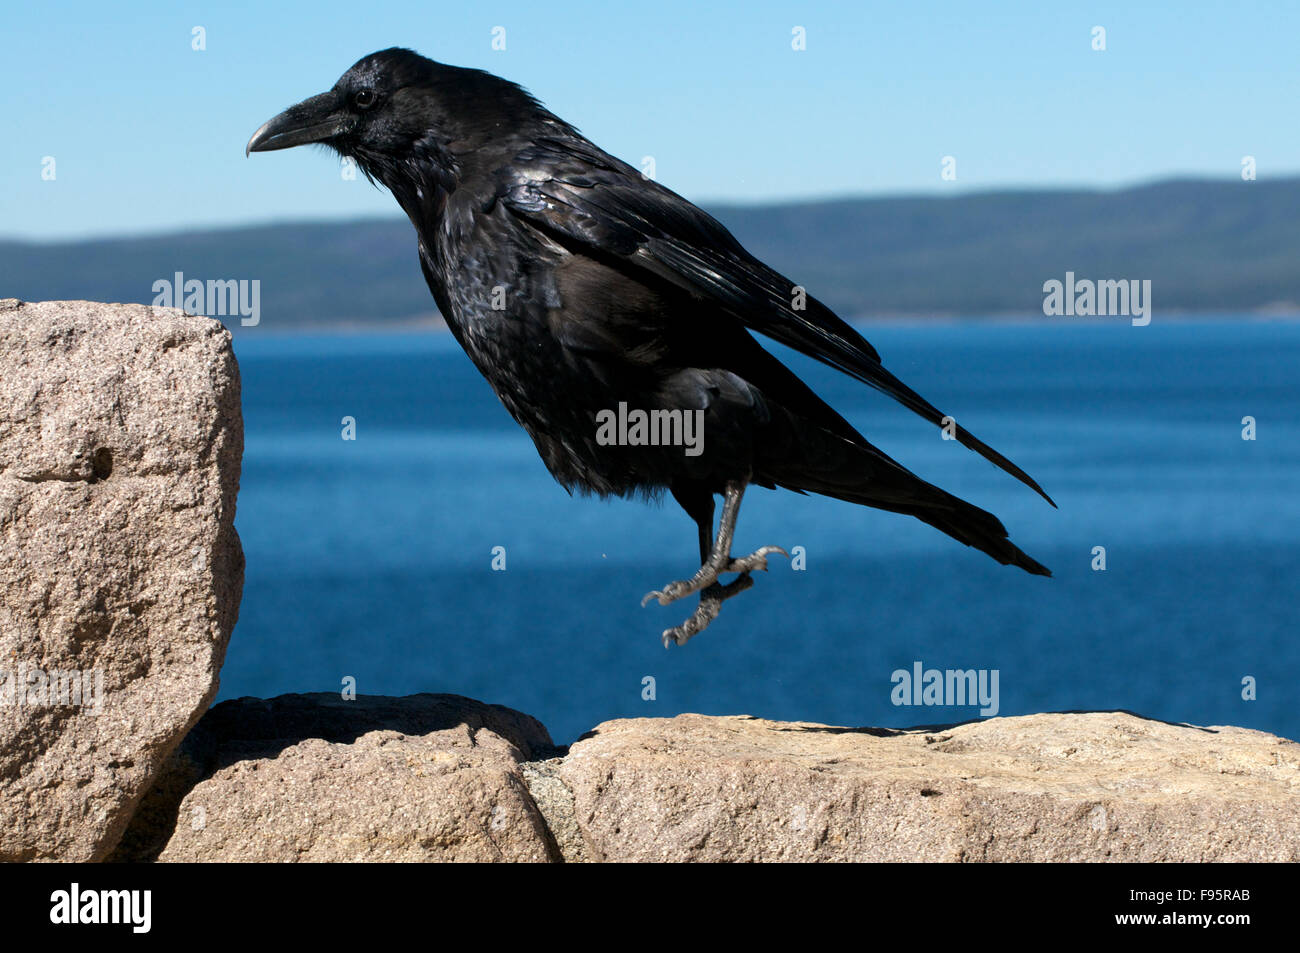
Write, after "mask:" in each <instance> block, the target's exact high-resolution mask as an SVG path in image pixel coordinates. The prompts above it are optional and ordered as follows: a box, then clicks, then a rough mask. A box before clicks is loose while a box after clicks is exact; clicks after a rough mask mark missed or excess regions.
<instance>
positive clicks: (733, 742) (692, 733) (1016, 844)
mask: <svg viewBox="0 0 1300 953" xmlns="http://www.w3.org/2000/svg"><path fill="white" fill-rule="evenodd" d="M558 772H559V776H560V777H561V778H562V779H563V781H564V783H565V784H566V785H567V787H568V789H569V790H570V791H571V792H572V795H573V806H574V816H575V818H576V821H577V824H578V827H579V828H580V829H581V835H582V840H583V850H584V852H585V854H586V855H587V856H588V857H590V858H591V859H593V860H603V861H684V860H702V861H815V860H842V861H1099V860H1116V861H1185V862H1204V861H1292V862H1294V861H1297V860H1300V745H1297V744H1295V743H1294V742H1291V741H1287V740H1285V739H1282V738H1278V737H1275V736H1273V735H1269V734H1265V733H1263V732H1258V731H1250V730H1247V729H1243V728H1196V727H1191V726H1188V725H1173V724H1167V723H1164V722H1159V721H1151V720H1147V719H1143V718H1139V717H1136V716H1134V715H1130V714H1126V713H1118V712H1093V713H1081V714H1045V715H1029V716H1025V717H1018V718H996V719H992V720H989V721H982V722H973V723H969V724H964V725H960V726H956V727H951V728H944V729H932V730H910V731H889V730H882V729H853V728H834V727H828V726H826V725H816V724H806V723H802V722H794V723H781V722H773V721H764V720H762V719H758V718H751V717H747V716H739V717H723V718H710V717H704V716H701V715H680V716H678V717H676V718H672V719H650V718H639V719H629V720H620V721H610V722H606V723H604V724H602V725H600V726H599V727H598V728H596V730H595V731H594V732H592V733H591V734H590V735H588V736H585V737H584V738H583V739H581V740H579V741H578V742H577V743H576V744H575V745H574V746H573V747H572V749H571V750H570V752H569V754H568V756H567V757H566V758H564V759H563V761H562V762H561V763H560V766H559V769H558ZM561 846H562V847H565V848H566V849H565V853H566V856H567V855H568V854H569V852H570V850H571V848H570V847H566V842H565V841H563V840H562V841H561Z"/></svg>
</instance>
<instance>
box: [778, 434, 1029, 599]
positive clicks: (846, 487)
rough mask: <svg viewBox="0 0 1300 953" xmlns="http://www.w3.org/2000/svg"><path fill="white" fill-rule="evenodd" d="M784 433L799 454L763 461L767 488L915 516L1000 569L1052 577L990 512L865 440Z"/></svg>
mask: <svg viewBox="0 0 1300 953" xmlns="http://www.w3.org/2000/svg"><path fill="white" fill-rule="evenodd" d="M787 433H788V434H789V435H790V438H791V444H792V447H791V449H793V448H795V447H797V449H798V451H799V452H798V453H795V454H792V455H784V454H782V455H779V456H778V457H777V459H776V460H772V459H769V460H768V461H766V462H767V466H765V467H763V468H762V469H763V470H764V471H765V472H764V473H762V474H761V478H760V479H761V481H762V482H764V483H765V484H770V483H775V484H776V485H778V486H782V487H785V488H786V489H790V490H795V491H798V492H806V493H817V494H819V495H821V496H829V497H832V498H834V499H837V500H844V501H845V502H848V503H858V504H860V505H862V506H871V507H874V508H876V509H881V510H888V511H890V512H892V513H903V514H905V515H907V516H914V517H916V518H917V519H919V520H920V521H921V522H923V523H927V524H929V525H930V526H933V527H934V528H935V529H937V530H939V531H940V532H942V533H946V534H947V535H949V536H951V537H952V538H953V539H955V540H957V541H958V542H961V543H965V544H966V545H967V546H972V547H974V548H975V549H978V550H979V551H980V552H982V553H985V554H986V555H988V556H990V557H991V558H993V559H995V560H997V561H998V562H999V563H1001V564H1002V565H1004V566H1018V567H1020V568H1021V569H1023V570H1024V571H1025V572H1027V573H1031V574H1033V575H1035V576H1050V575H1051V574H1052V572H1051V570H1050V569H1048V568H1047V567H1046V566H1044V565H1043V564H1042V563H1040V562H1038V560H1036V559H1034V558H1033V557H1031V556H1029V555H1028V554H1027V553H1025V552H1024V551H1023V550H1022V549H1021V548H1020V547H1019V546H1017V545H1016V544H1015V543H1013V542H1011V540H1010V539H1008V538H1007V530H1006V527H1004V526H1003V525H1002V522H1001V521H1000V520H999V519H998V518H997V517H996V516H994V515H993V514H992V513H989V512H988V511H986V510H982V509H980V508H979V507H978V506H973V505H971V504H970V503H967V502H966V501H965V500H963V499H960V498H958V497H956V496H953V495H952V494H951V493H948V492H946V491H944V490H941V489H939V488H938V487H937V486H934V485H933V484H931V483H927V482H925V481H924V480H922V479H921V478H920V477H918V476H917V475H916V474H914V473H912V472H911V471H910V470H908V469H907V468H906V467H904V466H902V465H901V464H899V463H898V462H897V461H895V460H893V459H892V458H890V457H889V456H888V455H887V454H885V453H884V452H883V451H881V450H879V449H878V448H876V447H873V446H872V445H871V444H869V443H867V441H866V440H862V441H861V443H860V444H859V443H851V442H849V441H847V440H845V439H843V438H842V437H840V436H838V435H836V434H832V433H830V432H828V431H826V430H824V429H822V428H820V427H817V426H815V425H812V426H807V425H805V426H804V427H802V428H794V429H791V430H789V431H787ZM859 439H861V438H859ZM777 461H779V462H777Z"/></svg>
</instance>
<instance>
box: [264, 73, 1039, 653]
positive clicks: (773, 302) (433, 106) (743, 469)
mask: <svg viewBox="0 0 1300 953" xmlns="http://www.w3.org/2000/svg"><path fill="white" fill-rule="evenodd" d="M304 143H320V144H323V145H325V146H328V147H330V148H332V149H334V150H335V151H337V152H338V153H340V154H341V155H343V156H347V157H350V158H352V159H353V160H355V161H356V164H357V166H358V167H359V168H360V169H361V170H362V172H363V173H364V174H365V175H366V177H367V178H368V179H370V181H371V182H372V183H374V182H378V183H382V184H383V185H384V186H386V187H387V188H388V189H389V191H391V192H392V193H393V196H394V198H396V199H397V201H398V203H399V204H400V205H401V206H402V209H403V210H404V211H405V212H406V214H407V215H408V216H409V217H410V219H411V222H412V224H413V225H414V226H415V230H416V233H417V234H418V236H419V252H420V265H421V267H422V268H423V269H424V277H425V280H426V281H427V282H428V284H429V290H430V291H432V292H433V298H434V300H435V301H436V302H437V305H438V309H439V311H441V312H442V315H443V317H444V318H445V319H446V321H447V325H448V327H450V329H451V332H452V333H453V334H454V335H455V336H456V339H457V340H458V341H459V342H460V344H461V346H462V347H463V348H464V349H465V352H466V353H467V354H468V355H469V357H470V359H471V360H472V361H473V362H474V364H475V365H476V366H477V367H478V369H479V371H480V372H481V373H482V374H483V376H484V377H486V378H487V380H488V382H489V383H490V384H491V385H492V388H493V390H495V391H496V394H497V396H498V397H500V398H501V402H502V403H503V404H505V406H506V409H507V410H508V411H509V412H510V414H511V415H512V416H513V417H514V418H515V420H517V421H518V422H519V423H520V425H522V426H523V428H524V429H525V430H526V431H528V435H529V436H530V437H532V438H533V443H534V444H535V445H536V446H537V451H538V453H539V454H541V457H542V460H543V461H544V462H545V463H546V467H547V469H549V470H550V471H551V473H552V475H554V477H555V479H556V480H558V481H559V482H560V483H561V484H562V485H563V486H564V487H565V488H566V489H568V490H569V491H570V492H572V491H573V490H574V489H577V490H579V491H580V492H584V493H596V494H599V495H600V496H602V497H607V496H611V495H616V496H635V495H641V496H655V495H657V494H658V493H660V492H662V491H663V490H664V489H667V490H668V491H669V492H670V493H671V494H672V496H673V498H674V499H675V500H677V502H678V503H679V504H681V506H682V508H683V509H684V510H685V511H686V513H687V514H688V515H689V516H690V517H691V519H693V520H694V521H695V523H696V525H697V526H698V528H699V546H700V562H701V566H700V569H699V571H698V572H696V573H695V575H694V576H692V577H691V578H690V579H688V580H684V581H679V582H671V583H669V584H668V585H666V586H665V587H664V588H663V589H662V590H657V591H655V592H651V593H650V594H649V595H647V596H646V598H645V600H643V603H644V602H645V601H649V600H650V599H652V598H657V599H658V600H659V602H660V603H661V604H663V605H667V604H668V603H670V602H672V601H674V600H677V599H680V598H682V597H684V596H688V595H690V594H692V593H697V592H698V593H700V604H699V606H698V608H697V609H696V610H695V612H694V614H693V615H691V616H690V617H689V618H688V619H687V620H686V621H685V622H684V623H682V624H681V625H678V626H675V627H673V628H671V629H668V630H666V631H665V632H664V635H663V638H664V645H665V646H667V645H668V644H670V643H671V642H676V643H677V644H679V645H681V644H683V643H685V642H686V641H687V640H688V639H689V638H690V637H691V636H693V635H695V634H696V633H698V632H700V631H701V630H702V629H704V627H705V626H707V625H708V624H709V623H710V622H711V621H712V620H713V619H714V618H715V617H716V616H717V614H718V610H719V608H720V607H721V605H722V603H723V601H725V600H726V599H728V598H730V597H731V596H734V595H736V594H737V593H739V592H741V591H743V590H745V589H747V588H749V586H751V585H752V584H753V580H752V579H751V578H750V573H751V572H752V571H754V570H757V569H766V568H767V561H766V560H767V557H768V556H769V555H771V554H773V553H781V554H782V555H788V554H787V553H785V551H784V550H782V549H780V548H779V547H777V546H765V547H763V548H762V549H759V550H758V551H757V552H755V553H752V554H750V555H748V556H744V557H742V558H734V557H732V555H731V543H732V537H733V534H734V531H735V525H736V515H737V513H738V511H739V509H740V501H741V497H742V495H743V494H744V492H745V488H746V486H748V485H749V484H757V485H758V486H762V487H767V488H769V489H772V488H775V487H778V486H779V487H785V488H786V489H789V490H794V491H795V492H797V493H805V492H807V493H820V494H822V495H824V496H830V497H835V498H836V499H840V500H847V501H848V502H850V503H861V504H864V505H866V506H874V507H876V508H878V509H883V510H890V511H893V512H895V513H906V514H908V515H911V516H915V517H916V518H917V519H919V520H922V521H924V522H926V523H929V524H930V525H931V526H933V527H935V528H936V529H939V530H942V531H943V532H945V533H947V534H948V535H949V536H951V537H953V538H954V539H957V540H959V541H961V542H963V543H965V544H966V545H968V546H973V547H975V548H976V549H978V550H980V551H981V552H984V553H987V554H988V555H989V556H991V557H993V558H994V559H996V560H997V561H998V562H999V563H1002V564H1004V565H1007V564H1010V565H1013V566H1019V567H1020V568H1021V569H1024V570H1025V571H1026V572H1030V573H1035V574H1037V575H1043V576H1047V575H1051V573H1050V571H1049V570H1048V569H1047V568H1046V567H1045V566H1043V565H1041V564H1040V563H1038V562H1036V561H1035V560H1033V559H1031V558H1030V557H1029V556H1027V555H1026V554H1025V553H1023V552H1021V550H1020V549H1019V548H1018V547H1017V546H1015V545H1014V544H1013V543H1012V542H1011V541H1010V540H1008V539H1007V532H1006V530H1005V529H1004V528H1003V526H1002V524H1001V523H1000V522H999V521H998V519H997V517H995V516H993V515H992V514H991V513H987V512H985V511H984V510H981V509H979V508H977V507H975V506H972V505H970V504H969V503H966V502H965V501H963V500H960V499H958V498H957V497H955V496H952V495H950V494H948V493H945V492H944V491H943V490H941V489H939V488H938V487H935V486H932V485H931V484H929V483H926V482H925V481H924V480H921V479H920V478H918V477H917V476H915V475H914V474H912V473H910V472H909V471H908V470H906V469H904V468H903V467H902V466H901V465H900V464H898V463H896V462H895V461H894V460H892V459H891V458H890V457H888V456H887V455H885V454H884V453H882V452H881V451H880V450H878V449H877V448H875V447H873V446H872V445H871V444H870V443H868V442H867V440H866V439H865V438H864V437H863V436H862V435H861V434H859V433H858V432H857V431H856V430H854V429H853V427H851V426H850V425H849V424H848V422H847V421H845V420H844V418H843V417H841V416H840V415H839V414H838V413H836V412H835V411H834V410H832V409H831V408H830V407H829V406H828V405H827V404H825V403H824V402H823V401H822V400H821V399H820V398H819V397H817V395H816V394H814V393H813V392H812V391H811V390H810V389H809V388H808V387H807V385H805V384H804V383H803V382H802V381H801V380H799V378H798V377H796V376H795V375H794V374H793V373H792V372H791V371H789V370H788V369H787V368H786V367H785V366H784V365H782V364H781V363H780V362H779V361H778V360H777V359H776V358H775V357H773V356H772V355H771V354H769V353H768V352H767V351H765V350H764V349H763V348H762V347H761V346H760V345H759V344H758V342H757V341H756V340H755V339H754V338H753V337H752V336H751V334H750V332H751V331H755V332H758V333H759V334H762V335H765V336H767V337H769V338H773V339H775V340H777V341H780V342H781V343H782V344H786V345H789V346H790V347H792V348H794V349H795V350H798V351H801V352H802V353H804V354H807V355H810V356H812V357H815V358H817V359H818V360H820V361H822V362H824V363H826V364H829V365H830V366H831V367H835V368H838V369H839V370H841V371H843V372H844V373H846V374H850V375H852V376H853V377H855V378H857V379H858V380H860V381H862V382H863V383H865V384H869V385H870V386H872V387H874V388H877V389H878V390H880V391H883V392H884V393H886V394H888V395H889V396H891V397H893V398H894V399H895V400H898V401H899V402H900V403H902V404H903V405H904V406H906V407H908V408H910V409H911V410H913V411H915V412H916V413H917V414H920V415H921V416H922V417H924V418H925V419H927V420H929V421H930V422H931V423H933V424H936V425H940V426H945V427H946V428H947V432H948V433H949V435H950V436H952V437H955V438H956V439H957V440H958V441H960V442H961V443H962V444H964V445H965V446H967V447H969V448H970V449H972V450H975V451H976V452H978V453H980V454H981V455H982V456H984V457H986V458H987V459H988V460H990V461H992V462H993V463H995V464H997V466H999V467H1001V468H1002V469H1003V470H1005V471H1007V472H1008V473H1010V474H1012V475H1013V476H1015V477H1016V478H1018V479H1019V480H1021V481H1022V482H1024V483H1025V484H1027V485H1028V486H1030V487H1032V488H1033V489H1034V490H1036V491H1037V492H1038V493H1039V494H1040V495H1041V496H1042V497H1043V498H1044V499H1046V500H1047V501H1048V502H1049V503H1051V502H1052V501H1051V499H1050V497H1048V496H1047V494H1046V493H1044V492H1043V490H1042V489H1041V488H1040V487H1039V486H1038V484H1037V483H1035V482H1034V481H1033V480H1032V479H1031V478H1030V477H1029V476H1028V475H1027V474H1026V473H1025V472H1024V471H1022V470H1021V469H1020V468H1019V467H1017V466H1016V465H1015V464H1014V463H1012V462H1011V461H1010V460H1008V459H1006V458H1005V457H1003V456H1002V455H1001V454H1000V453H998V452H997V451H995V450H993V449H992V448H991V447H988V446H986V445H985V444H984V443H982V442H981V441H979V440H977V439H976V438H975V437H974V436H972V435H971V434H969V433H967V432H966V431H965V430H963V429H961V428H960V427H957V426H956V424H955V422H953V421H952V420H951V418H945V416H944V415H943V414H942V413H941V412H940V411H939V410H938V409H937V408H935V407H934V406H933V405H932V404H930V403H929V402H928V401H926V400H925V399H924V398H923V397H921V396H920V395H919V394H917V393H916V392H915V391H913V390H912V389H911V388H910V387H908V386H907V385H906V384H904V383H903V382H902V381H900V380H899V379H898V378H897V377H895V376H894V375H893V374H891V373H890V372H889V371H887V370H885V368H884V367H883V366H882V364H881V361H880V355H879V354H877V353H876V350H875V348H873V347H872V346H871V345H870V344H869V343H867V341H866V340H865V339H864V338H863V337H862V336H861V335H860V334H858V332H857V331H855V330H854V329H853V328H852V327H850V326H849V325H848V324H847V323H845V322H844V321H842V320H841V319H840V318H839V317H837V316H836V315H835V314H834V313H833V312H832V311H831V310H830V309H829V308H827V307H826V306H825V305H823V304H821V303H820V302H818V301H817V300H816V299H815V298H813V297H811V296H809V295H806V294H805V293H804V291H803V289H802V288H799V287H797V286H796V285H795V283H794V282H792V281H790V280H788V279H787V278H785V277H783V276H782V275H780V274H779V273H777V272H776V271H774V270H772V269H771V268H769V267H768V266H767V265H764V264H763V263H762V262H761V261H758V260H757V259H756V258H754V257H753V256H752V255H750V254H749V253H748V252H747V251H745V249H744V248H743V247H741V245H740V243H739V242H737V241H736V239H735V238H733V237H732V236H731V233H730V232H728V231H727V230H726V229H725V228H723V227H722V225H720V224H719V223H718V222H717V221H716V220H715V219H713V218H712V217H711V216H709V215H708V214H706V213H705V212H703V211H701V210H700V209H698V208H696V207H695V206H694V205H692V204H691V203H690V202H688V201H686V200H685V199H683V198H682V197H681V196H679V195H677V194H676V193H674V192H672V191H670V190H668V189H666V188H664V187H663V186H662V185H659V184H658V183H657V182H654V181H652V180H650V179H648V178H646V177H645V176H644V175H642V174H641V172H640V171H638V170H637V169H634V168H632V167H631V166H629V165H628V164H627V163H625V162H621V161H619V160H618V159H616V158H614V157H613V156H611V155H609V154H608V153H606V152H604V151H603V150H601V149H600V148H598V147H597V146H595V145H594V144H592V143H591V142H590V141H588V140H587V139H586V138H584V137H583V136H582V135H581V134H580V133H579V132H578V131H577V130H576V129H575V128H574V127H573V126H571V125H569V124H568V123H567V122H565V121H564V120H562V119H560V118H558V117H557V116H555V115H553V114H551V113H550V112H548V111H547V110H546V109H544V108H543V107H542V106H541V105H540V104H539V103H538V102H537V100H535V99H534V98H533V97H532V96H531V95H529V94H528V93H527V92H526V91H524V90H523V89H522V88H520V87H519V86H517V85H515V84H514V83H511V82H508V81H507V80H504V79H501V78H499V77H497V76H493V75H492V74H491V73H486V72H483V71H481V70H474V69H463V68H460V67H455V66H445V65H443V64H441V63H435V62H433V61H432V60H428V59H425V58H424V57H422V56H420V55H418V54H416V53H413V52H411V51H410V50H404V49H389V50H383V51H381V52H378V53H372V54H371V55H369V56H367V57H365V58H364V59H362V60H360V61H359V62H358V63H357V64H356V65H355V66H353V67H352V68H351V69H349V70H348V71H347V72H346V73H344V74H343V76H342V77H341V78H340V79H339V81H338V82H337V83H335V84H334V88H333V89H331V90H329V92H326V93H321V94H320V95H318V96H313V97H312V98H310V99H308V100H305V101H304V102H301V103H299V104H298V105H296V106H292V107H290V108H289V109H287V110H285V111H284V112H283V113H281V114H280V115H278V116H276V117H275V118H274V119H272V120H271V121H270V122H268V123H266V124H265V125H264V126H262V127H261V128H260V129H258V130H257V131H256V132H255V133H253V137H252V138H251V139H250V140H249V141H248V147H247V149H246V154H247V153H248V152H267V151H270V150H273V149H285V148H288V147H290V146H297V145H302V144H304ZM616 409H617V410H622V411H625V414H624V416H625V417H626V418H628V419H632V417H633V415H634V412H638V411H639V412H643V413H645V414H647V415H654V416H651V417H650V419H651V420H652V421H657V426H658V427H659V430H658V431H656V435H657V436H664V437H666V438H667V441H666V442H665V441H663V440H660V441H657V442H656V443H645V442H639V443H638V442H636V441H638V440H648V439H651V437H650V436H649V435H648V434H646V433H639V432H637V431H635V429H634V428H633V429H629V430H628V432H627V433H626V434H622V435H621V436H622V438H623V439H621V440H616V441H614V442H611V440H610V431H612V430H614V429H615V428H612V427H606V428H605V431H604V433H603V436H602V427H601V423H602V421H604V422H606V423H608V421H609V417H610V415H611V414H612V413H613V412H615V411H616ZM602 412H603V413H602ZM655 412H658V413H657V415H655ZM693 421H702V423H703V441H702V445H701V446H700V447H697V448H695V449H696V450H698V451H699V452H696V453H693V452H691V450H692V448H690V447H683V446H682V445H681V443H682V442H683V440H685V429H684V428H685V426H686V425H688V424H690V423H691V422H693ZM673 428H678V429H673ZM652 429H653V428H652ZM674 440H675V441H676V445H673V442H674ZM715 494H720V495H721V496H722V498H723V504H722V517H721V520H720V522H719V526H718V530H717V534H716V535H715V534H714V531H713V513H714V499H713V498H714V496H715ZM1052 505H1053V506H1055V504H1054V503H1053V504H1052ZM723 573H738V574H739V576H738V577H737V578H736V579H735V580H734V581H732V582H730V583H729V584H727V585H723V584H721V583H720V582H719V580H718V577H719V575H721V574H723Z"/></svg>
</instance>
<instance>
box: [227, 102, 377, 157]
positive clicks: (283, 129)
mask: <svg viewBox="0 0 1300 953" xmlns="http://www.w3.org/2000/svg"><path fill="white" fill-rule="evenodd" d="M352 122H353V119H352V117H351V116H350V115H349V114H348V112H347V111H346V110H345V109H344V108H343V98H342V97H341V96H339V95H338V94H337V93H335V92H333V91H330V92H328V93H321V94H320V95H319V96H313V97H312V98H311V99H305V100H303V101H302V102H300V103H299V104H298V105H297V106H290V107H289V108H288V109H286V110H285V111H284V112H282V113H280V115H278V116H276V117H275V118H274V119H272V120H271V121H270V122H267V123H263V125H262V127H261V128H260V129H258V130H257V132H255V133H253V138H252V139H249V140H248V145H247V146H246V147H245V148H244V155H248V154H249V153H250V152H272V151H274V150H276V149H288V148H289V147H290V146H301V145H305V144H306V143H309V142H328V141H329V140H330V139H333V138H334V137H335V136H337V135H340V134H341V133H344V132H347V131H348V130H349V129H351V127H352Z"/></svg>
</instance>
